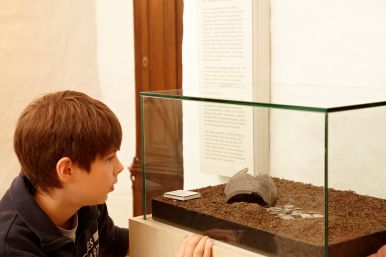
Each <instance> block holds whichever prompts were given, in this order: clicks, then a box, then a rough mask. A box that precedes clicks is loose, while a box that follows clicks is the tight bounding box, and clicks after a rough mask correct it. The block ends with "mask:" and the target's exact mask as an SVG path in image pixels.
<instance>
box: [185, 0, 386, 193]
mask: <svg viewBox="0 0 386 257" xmlns="http://www.w3.org/2000/svg"><path fill="white" fill-rule="evenodd" d="M385 10H386V2H385V1H384V0H368V1H360V0H358V1H352V0H334V1H332V0H331V1H330V0H327V1H325V0H291V1H287V0H271V40H272V41H271V63H272V66H271V81H272V85H271V97H272V102H275V103H282V104H283V103H284V104H295V105H306V106H307V105H311V106H317V107H318V106H319V107H330V106H334V105H346V104H355V103H362V102H366V101H385V100H386V51H384V45H386V30H385V28H386V16H385V15H384V14H385ZM186 17H190V18H189V19H188V18H186ZM184 18H185V19H184V44H185V45H184V52H183V64H184V66H183V67H184V85H183V86H184V87H187V88H189V87H192V86H193V87H194V86H197V85H198V84H197V83H195V82H194V81H195V78H197V77H199V76H198V74H197V72H198V71H197V70H198V69H197V65H198V62H197V56H198V55H199V52H198V49H197V45H198V44H197V34H198V33H197V26H196V24H197V3H196V2H194V1H186V2H185V13H184ZM188 37H189V38H188ZM187 38H188V39H187ZM192 71H193V72H192ZM187 78H188V79H187ZM190 81H193V82H190ZM382 114H383V115H384V110H381V109H376V110H375V111H372V112H371V111H370V112H367V111H364V112H357V113H354V112H347V113H344V114H343V115H341V116H338V114H334V115H332V116H331V120H330V121H331V124H330V126H331V130H330V131H331V133H330V146H331V149H330V150H331V152H330V154H331V156H330V157H331V158H330V163H331V167H330V168H331V170H330V175H331V176H330V182H332V183H331V184H330V185H334V186H337V187H338V188H344V189H346V188H345V187H347V185H350V184H351V185H352V184H356V188H355V190H357V189H358V191H361V190H362V191H361V192H362V193H366V194H367V193H368V194H371V195H376V196H380V197H386V191H385V190H384V189H382V188H379V187H378V188H373V189H372V188H371V187H372V186H373V185H374V181H380V179H382V180H384V179H386V178H384V176H385V175H384V174H382V173H384V169H386V163H385V161H378V162H379V163H377V165H379V167H382V170H378V171H371V172H375V173H373V174H374V175H373V176H371V175H370V174H369V173H367V174H363V170H365V169H363V168H364V167H365V165H366V164H368V163H371V161H373V158H371V155H372V154H373V153H377V154H378V155H379V154H380V155H381V156H378V157H379V158H378V160H386V154H384V153H385V152H386V146H384V145H386V144H384V143H382V142H385V141H386V132H383V131H386V123H385V122H384V121H385V120H384V117H383V116H382ZM270 118H271V131H270V132H271V172H273V173H272V175H276V176H280V177H285V176H286V175H287V177H288V174H290V177H291V176H292V179H296V180H300V181H302V180H303V181H306V182H313V183H315V184H323V174H324V169H323V168H324V166H323V165H324V162H323V161H324V160H323V151H324V138H323V136H324V129H323V128H324V127H323V126H324V116H323V115H319V116H318V115H311V114H309V113H308V114H302V113H301V112H292V113H291V114H289V112H285V111H273V112H271V117H270ZM379 120H380V121H379ZM370 122H371V123H370ZM339 124H340V127H339ZM370 124H374V126H375V127H376V130H372V129H371V128H372V127H374V126H372V127H371V126H370ZM342 125H345V126H342ZM366 125H368V126H366ZM289 126H292V127H289ZM347 127H348V128H347ZM351 128H352V129H351ZM347 131H350V133H347ZM365 134H366V136H365V137H364V136H363V135H365ZM367 135H370V136H367ZM343 136H346V138H344V139H342V137H343ZM358 137H359V138H360V140H357V139H358ZM364 138H365V139H364ZM336 142H339V143H336ZM374 145H375V146H374ZM355 148H358V149H362V150H359V151H358V150H356V151H355V154H354V155H352V156H342V155H339V156H336V155H335V154H336V153H338V152H340V153H342V152H344V149H347V151H346V152H348V151H349V150H350V151H351V150H352V149H355ZM298 150H299V151H298ZM375 151H376V152H375ZM188 156H189V155H188ZM369 161H370V162H369ZM299 164H302V165H303V166H301V165H299ZM357 164H358V165H357ZM355 165H357V167H353V166H355ZM310 167H313V168H314V170H313V171H312V172H313V173H314V174H312V175H310V174H309V173H310ZM291 170H292V171H291ZM293 170H296V172H295V173H294V171H293ZM336 171H337V172H338V173H339V176H337V175H336V174H337V172H336ZM343 171H344V172H343ZM358 182H362V185H361V184H360V183H358ZM378 184H379V183H378ZM363 185H368V186H367V189H366V190H363V187H362V186H363ZM369 190H370V191H369Z"/></svg>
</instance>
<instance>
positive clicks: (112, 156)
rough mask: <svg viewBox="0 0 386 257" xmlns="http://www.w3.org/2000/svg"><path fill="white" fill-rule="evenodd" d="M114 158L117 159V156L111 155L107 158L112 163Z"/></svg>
mask: <svg viewBox="0 0 386 257" xmlns="http://www.w3.org/2000/svg"><path fill="white" fill-rule="evenodd" d="M114 157H115V154H113V155H109V156H107V160H109V161H111V160H112V159H114Z"/></svg>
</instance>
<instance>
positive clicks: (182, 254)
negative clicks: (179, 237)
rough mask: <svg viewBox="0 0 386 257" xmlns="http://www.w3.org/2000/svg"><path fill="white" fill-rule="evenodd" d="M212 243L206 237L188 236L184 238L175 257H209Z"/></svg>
mask: <svg viewBox="0 0 386 257" xmlns="http://www.w3.org/2000/svg"><path fill="white" fill-rule="evenodd" d="M211 255H212V241H211V240H210V239H209V237H207V236H201V235H190V236H188V237H185V238H184V240H183V241H182V243H181V245H180V248H179V249H178V252H177V257H210V256H211Z"/></svg>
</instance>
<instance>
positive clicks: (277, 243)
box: [152, 199, 386, 257]
mask: <svg viewBox="0 0 386 257" xmlns="http://www.w3.org/2000/svg"><path fill="white" fill-rule="evenodd" d="M152 217H153V219H154V220H159V221H163V222H166V223H171V224H174V225H177V226H182V227H184V228H189V229H192V230H196V231H199V232H201V233H203V234H207V235H208V236H210V237H211V238H214V239H217V240H220V241H224V242H228V243H231V244H233V245H237V246H239V247H242V248H246V249H248V250H252V251H257V252H260V253H261V252H265V253H267V255H272V256H283V257H284V256H285V257H323V256H325V249H324V246H323V245H315V244H311V243H309V242H305V241H300V240H297V239H293V238H289V237H285V236H283V235H279V234H275V233H273V232H270V231H264V230H259V229H256V228H253V227H248V226H245V225H243V224H238V223H235V222H233V221H230V220H225V219H220V218H218V217H214V216H212V215H208V214H206V213H200V212H197V211H194V210H189V209H186V208H182V207H179V206H176V205H175V204H172V203H169V202H167V201H162V200H160V199H153V200H152ZM384 242H386V231H382V232H377V233H375V234H372V235H368V236H364V237H360V238H357V239H353V240H349V241H344V242H339V243H335V244H330V245H329V247H328V256H329V257H363V256H367V255H369V254H371V253H373V252H376V251H377V250H378V248H380V247H381V246H382V245H383V244H384Z"/></svg>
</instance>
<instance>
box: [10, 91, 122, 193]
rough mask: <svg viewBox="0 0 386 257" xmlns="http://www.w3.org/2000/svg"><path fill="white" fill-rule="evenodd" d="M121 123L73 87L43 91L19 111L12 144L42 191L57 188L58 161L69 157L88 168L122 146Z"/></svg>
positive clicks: (32, 180)
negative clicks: (43, 92)
mask: <svg viewBox="0 0 386 257" xmlns="http://www.w3.org/2000/svg"><path fill="white" fill-rule="evenodd" d="M121 140H122V129H121V125H120V123H119V121H118V119H117V117H116V116H115V115H114V113H113V112H112V111H111V110H110V109H109V108H108V107H107V106H106V105H105V104H103V103H102V102H100V101H98V100H96V99H93V98H91V97H89V96H88V95H86V94H84V93H80V92H75V91H61V92H57V93H51V94H47V95H45V96H43V97H40V98H38V99H36V100H35V101H33V102H32V103H31V104H30V105H28V106H27V107H26V109H25V110H24V111H23V112H22V114H21V116H20V118H19V120H18V122H17V126H16V130H15V134H14V148H15V152H16V155H17V157H18V158H19V161H20V164H21V170H22V174H23V175H25V176H26V177H27V178H28V179H29V180H30V182H31V183H32V184H33V185H34V186H35V187H39V188H40V189H41V190H43V191H46V192H48V191H49V190H50V189H51V188H54V187H59V188H60V187H61V184H60V182H59V180H58V177H57V174H56V172H55V170H56V163H57V162H58V161H59V160H60V159H61V158H62V157H69V158H70V159H71V160H72V161H73V162H74V163H76V164H77V165H79V166H80V167H81V168H84V169H86V170H87V171H89V170H90V166H91V163H92V161H94V160H95V158H96V157H97V156H103V155H105V154H107V153H108V152H109V151H116V150H118V149H119V148H120V145H121Z"/></svg>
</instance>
